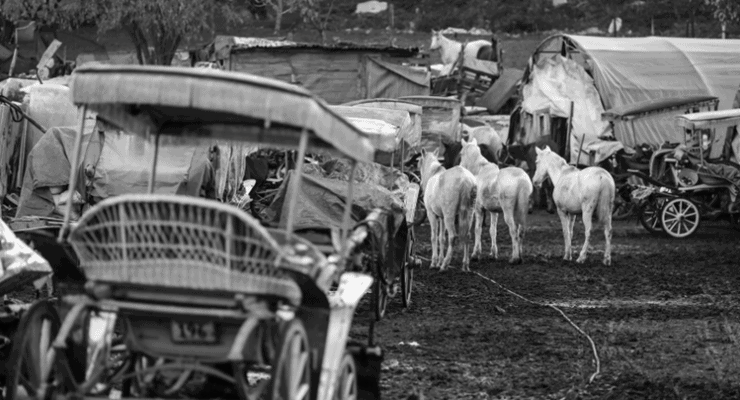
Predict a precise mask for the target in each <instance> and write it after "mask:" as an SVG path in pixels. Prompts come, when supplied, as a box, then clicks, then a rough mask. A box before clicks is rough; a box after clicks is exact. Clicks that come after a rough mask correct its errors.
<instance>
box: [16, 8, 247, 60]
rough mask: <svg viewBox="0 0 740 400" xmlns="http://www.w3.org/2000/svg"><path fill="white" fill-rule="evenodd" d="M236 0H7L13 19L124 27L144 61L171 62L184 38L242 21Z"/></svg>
mask: <svg viewBox="0 0 740 400" xmlns="http://www.w3.org/2000/svg"><path fill="white" fill-rule="evenodd" d="M235 3H236V0H211V1H204V0H5V1H4V4H3V8H2V11H3V13H4V14H5V15H7V16H8V17H9V18H10V19H11V20H14V21H18V20H23V19H26V20H28V19H31V20H36V21H39V22H41V23H42V24H45V25H52V26H57V27H58V28H60V29H70V30H72V29H75V28H77V27H78V26H79V25H80V24H82V23H84V22H86V21H90V20H94V21H95V22H96V24H97V27H98V32H99V33H103V32H107V31H110V30H114V29H123V30H125V31H126V33H127V34H128V36H129V37H130V39H131V41H132V42H133V44H134V47H135V48H136V57H137V59H138V60H139V63H140V64H159V65H169V64H170V63H171V62H172V58H173V57H174V56H175V52H176V50H177V47H178V46H179V45H180V43H182V41H183V39H185V38H188V37H191V36H193V35H199V34H201V33H203V32H204V31H206V30H208V29H209V28H211V27H212V26H213V25H215V22H214V21H215V19H216V18H215V17H216V15H217V14H220V16H222V17H223V18H224V19H225V21H226V23H227V24H231V23H235V22H240V21H241V15H240V13H238V12H236V8H235Z"/></svg>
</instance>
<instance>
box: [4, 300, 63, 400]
mask: <svg viewBox="0 0 740 400" xmlns="http://www.w3.org/2000/svg"><path fill="white" fill-rule="evenodd" d="M60 325H61V322H60V320H59V314H58V313H57V311H56V309H55V308H54V306H53V305H52V303H51V302H50V301H47V300H43V301H38V302H36V303H35V304H33V305H32V306H31V307H30V308H29V309H28V311H26V312H25V313H24V314H23V317H21V321H20V324H19V325H18V330H17V331H16V333H15V337H14V339H13V343H12V346H13V348H12V350H11V353H10V358H9V363H8V366H7V371H8V375H7V376H6V378H5V399H6V400H14V399H16V398H19V397H21V396H19V392H18V388H19V387H22V388H23V390H25V392H26V393H28V397H30V398H31V399H36V400H40V399H44V400H45V399H50V398H51V397H52V393H53V390H52V389H53V386H54V378H55V377H56V375H55V374H54V373H53V371H52V369H53V366H54V361H55V360H54V358H53V356H52V357H49V350H50V349H51V344H52V342H53V341H54V339H55V338H56V336H57V333H59V327H60Z"/></svg>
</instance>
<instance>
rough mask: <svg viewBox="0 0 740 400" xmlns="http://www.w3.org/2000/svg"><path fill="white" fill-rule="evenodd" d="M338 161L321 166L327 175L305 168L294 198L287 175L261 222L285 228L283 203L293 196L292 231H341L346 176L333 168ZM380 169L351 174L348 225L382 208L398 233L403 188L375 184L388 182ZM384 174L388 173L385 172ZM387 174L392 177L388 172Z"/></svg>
mask: <svg viewBox="0 0 740 400" xmlns="http://www.w3.org/2000/svg"><path fill="white" fill-rule="evenodd" d="M338 161H339V160H335V161H331V162H330V163H332V165H331V166H328V165H327V166H325V168H327V169H328V170H329V171H327V169H325V168H322V167H319V166H314V165H311V164H309V165H307V166H306V167H305V169H304V174H303V178H302V180H301V185H300V187H299V188H298V193H295V194H294V193H292V185H291V181H292V179H294V178H295V174H294V171H292V170H291V171H289V172H288V174H287V175H286V177H285V180H284V181H283V183H282V184H281V185H280V188H279V189H278V192H277V193H276V195H275V198H274V200H273V202H272V203H271V204H270V205H269V206H268V207H267V208H265V209H264V210H263V211H262V215H261V217H262V219H263V221H264V222H266V223H267V224H272V225H277V226H279V227H281V228H285V227H286V226H287V221H288V207H289V202H288V201H287V199H290V198H291V197H292V196H293V195H296V196H298V201H297V203H296V209H295V215H294V225H293V226H294V227H295V229H305V228H341V227H342V220H343V214H344V207H345V204H346V202H347V194H348V190H349V179H348V176H349V175H348V173H347V171H348V169H349V166H348V165H346V164H343V163H341V161H339V163H340V164H339V165H337V164H336V163H337V162H338ZM380 168H385V167H382V166H380V165H378V164H375V163H371V164H366V163H363V164H361V165H360V166H359V168H358V169H359V171H356V172H355V183H354V187H353V189H352V197H353V200H352V204H353V207H352V215H351V218H352V222H353V224H356V223H358V222H360V221H362V220H363V219H364V218H365V217H366V216H367V215H368V214H369V213H370V211H372V209H374V208H383V209H385V210H390V211H391V213H392V214H393V220H394V222H395V223H396V227H395V228H396V229H398V227H399V226H400V224H401V223H402V222H403V220H404V218H405V212H404V210H405V209H404V202H403V191H404V190H403V188H404V186H403V184H402V183H401V184H400V185H393V186H391V188H390V189H389V188H386V187H384V186H383V185H380V184H378V182H379V181H385V180H386V179H388V176H387V175H385V174H381V173H378V172H379V171H382V170H380ZM387 170H390V169H388V168H386V171H387ZM389 173H390V174H392V173H393V172H392V170H391V171H390V172H389ZM390 176H392V175H390ZM390 179H392V178H390ZM406 184H408V180H406Z"/></svg>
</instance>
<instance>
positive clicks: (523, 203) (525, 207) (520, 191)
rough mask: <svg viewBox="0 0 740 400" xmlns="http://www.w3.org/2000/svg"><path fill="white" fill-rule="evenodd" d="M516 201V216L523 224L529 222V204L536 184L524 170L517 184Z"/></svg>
mask: <svg viewBox="0 0 740 400" xmlns="http://www.w3.org/2000/svg"><path fill="white" fill-rule="evenodd" d="M517 186H518V187H517V193H516V202H515V204H514V218H515V219H516V220H517V222H519V223H521V224H522V225H526V223H527V214H529V204H530V202H531V199H532V193H533V192H534V185H532V180H531V179H530V178H529V175H527V174H526V173H524V171H522V176H521V178H520V179H519V182H518V184H517Z"/></svg>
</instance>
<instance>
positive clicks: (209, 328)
mask: <svg viewBox="0 0 740 400" xmlns="http://www.w3.org/2000/svg"><path fill="white" fill-rule="evenodd" d="M172 341H173V342H175V343H216V342H217V341H218V337H217V336H216V324H214V323H213V322H191V321H172Z"/></svg>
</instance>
